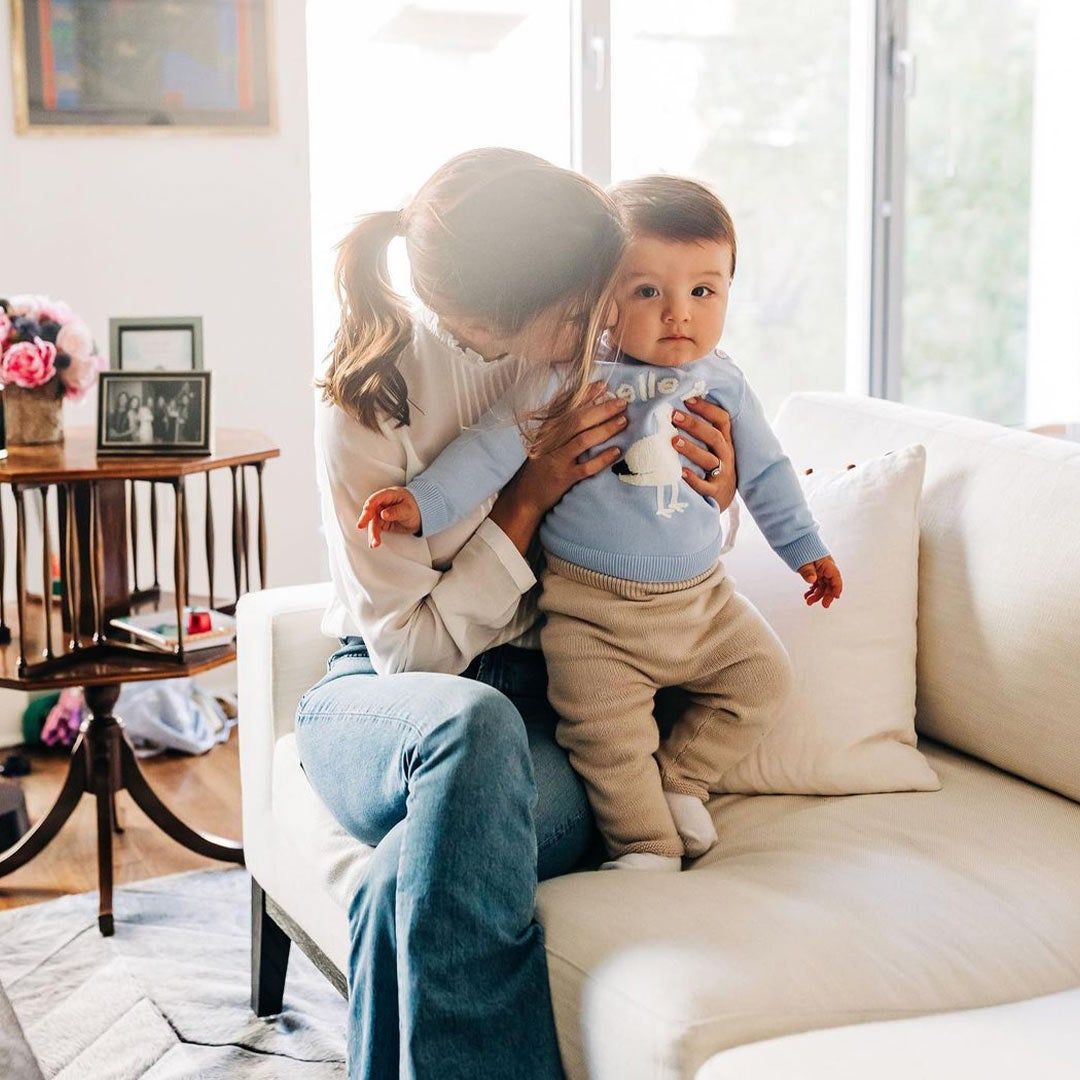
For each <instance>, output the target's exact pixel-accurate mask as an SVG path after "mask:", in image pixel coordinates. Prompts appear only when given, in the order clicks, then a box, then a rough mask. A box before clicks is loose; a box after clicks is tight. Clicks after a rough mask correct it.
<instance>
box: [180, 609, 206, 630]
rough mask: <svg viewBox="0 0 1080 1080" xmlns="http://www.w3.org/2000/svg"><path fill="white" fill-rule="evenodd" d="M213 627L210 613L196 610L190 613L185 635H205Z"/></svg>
mask: <svg viewBox="0 0 1080 1080" xmlns="http://www.w3.org/2000/svg"><path fill="white" fill-rule="evenodd" d="M211 627H212V624H211V622H210V612H209V611H206V610H196V611H189V612H188V617H187V626H185V627H184V632H185V633H188V634H205V633H206V632H207V631H208V630H210V629H211Z"/></svg>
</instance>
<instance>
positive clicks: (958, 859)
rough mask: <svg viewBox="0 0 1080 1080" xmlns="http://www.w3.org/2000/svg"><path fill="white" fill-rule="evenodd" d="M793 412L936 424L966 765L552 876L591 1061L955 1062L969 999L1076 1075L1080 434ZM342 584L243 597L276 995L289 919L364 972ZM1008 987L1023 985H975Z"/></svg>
mask: <svg viewBox="0 0 1080 1080" xmlns="http://www.w3.org/2000/svg"><path fill="white" fill-rule="evenodd" d="M777 430H778V432H779V434H780V437H781V439H782V440H783V442H784V444H785V446H786V447H787V449H788V451H789V453H790V454H791V456H792V459H793V460H794V461H795V462H796V464H813V465H815V466H818V467H825V466H831V465H839V466H842V465H843V464H845V463H847V462H851V461H858V460H860V459H866V458H870V457H874V456H878V455H880V454H882V453H884V452H886V451H888V450H890V449H894V448H899V447H902V446H906V445H909V444H911V443H914V442H921V443H923V444H924V445H925V446H926V449H927V476H926V484H925V494H924V500H923V509H922V513H921V555H920V577H919V583H920V598H919V659H918V728H919V732H920V746H921V748H922V750H923V751H924V752H925V754H926V755H927V757H928V759H929V760H930V762H931V764H932V765H933V767H934V768H935V769H936V770H937V772H938V773H939V775H940V777H941V780H942V788H941V790H940V791H937V792H932V793H922V794H887V795H862V796H851V797H841V798H821V797H811V796H757V797H744V796H726V797H723V798H719V799H716V800H715V801H714V804H713V809H714V811H715V813H716V815H717V821H718V827H719V832H720V835H721V837H722V842H721V844H720V845H719V846H718V848H716V849H714V851H713V852H710V853H709V854H708V855H707V856H706V857H705V858H703V859H701V860H699V861H698V863H697V864H696V865H695V866H694V867H693V868H692V869H691V870H689V871H688V872H686V873H683V874H679V875H670V876H669V875H651V874H611V873H579V874H573V875H569V876H567V877H563V878H559V879H556V880H554V881H549V882H546V883H544V884H543V885H542V886H541V888H540V892H539V898H538V911H539V917H540V919H541V921H542V922H543V924H544V927H545V930H546V940H547V949H548V957H549V970H550V979H551V990H552V997H553V1001H554V1005H555V1013H556V1019H557V1023H558V1029H559V1038H560V1044H561V1048H562V1053H563V1060H564V1064H565V1067H566V1071H567V1074H568V1076H569V1077H571V1080H576V1078H580V1077H586V1076H588V1077H596V1078H601V1080H633V1078H637V1077H650V1078H659V1077H662V1078H668V1077H688V1078H689V1077H694V1076H695V1075H697V1076H699V1077H700V1078H701V1080H719V1078H721V1077H729V1076H730V1077H736V1076H738V1077H759V1076H760V1077H766V1076H785V1077H787V1076H807V1077H810V1076H814V1077H817V1076H825V1075H826V1074H828V1075H830V1076H860V1075H862V1076H864V1075H885V1073H884V1067H885V1066H886V1065H888V1064H889V1062H890V1061H891V1060H899V1059H898V1058H896V1051H895V1048H896V1047H897V1046H903V1047H906V1048H907V1050H908V1051H909V1052H910V1053H911V1054H914V1055H916V1056H915V1057H913V1058H912V1060H913V1061H916V1062H918V1061H921V1062H922V1063H923V1066H925V1065H926V1064H927V1063H931V1062H934V1061H937V1063H938V1064H939V1065H943V1063H944V1062H945V1060H946V1059H945V1058H943V1057H940V1056H935V1055H938V1050H937V1049H936V1048H938V1047H940V1045H941V1044H940V1040H941V1039H942V1038H943V1037H944V1036H942V1034H941V1032H942V1030H943V1026H944V1027H945V1028H947V1030H948V1031H949V1032H951V1033H952V1034H951V1035H950V1036H949V1037H952V1038H953V1039H954V1043H955V1039H956V1038H960V1039H961V1041H963V1040H964V1036H963V1035H962V1034H961V1035H959V1036H956V1034H955V1033H956V1032H961V1033H963V1032H965V1031H966V1032H969V1033H970V1034H969V1036H968V1038H967V1041H968V1046H967V1049H966V1056H965V1059H964V1061H965V1065H966V1067H967V1068H966V1071H964V1070H961V1071H959V1072H958V1071H957V1070H955V1069H952V1068H949V1069H948V1070H947V1071H948V1074H949V1075H972V1076H974V1075H979V1076H992V1075H1001V1074H1000V1073H999V1072H997V1071H995V1070H996V1068H997V1066H998V1065H1000V1063H1001V1062H1002V1061H1003V1060H1004V1057H1003V1056H1002V1051H1001V1044H1000V1040H999V1041H998V1043H996V1044H995V1041H994V1040H993V1039H986V1038H983V1037H981V1036H980V1035H979V1034H978V1032H979V1031H980V1030H982V1031H985V1030H987V1026H988V1025H989V1026H992V1027H994V1028H995V1030H998V1031H999V1032H1000V1031H1004V1032H1007V1033H1011V1035H1012V1036H1013V1038H1012V1041H1011V1043H1010V1045H1013V1046H1014V1047H1015V1046H1016V1045H1024V1044H1025V1043H1028V1044H1029V1045H1030V1047H1031V1050H1032V1054H1033V1055H1035V1052H1036V1050H1038V1049H1040V1048H1042V1049H1045V1044H1046V1042H1047V1040H1049V1041H1050V1043H1052V1049H1053V1051H1054V1054H1055V1055H1058V1057H1060V1056H1061V1055H1064V1058H1062V1060H1070V1057H1069V1055H1070V1054H1071V1060H1072V1062H1073V1064H1074V1065H1075V1072H1072V1071H1070V1072H1062V1073H1061V1075H1062V1076H1065V1075H1070V1076H1071V1075H1080V1035H1078V1034H1077V1033H1078V1032H1080V993H1062V992H1067V991H1071V990H1074V989H1075V988H1077V987H1080V805H1078V801H1080V553H1078V547H1080V446H1077V445H1074V444H1068V443H1064V442H1058V441H1054V440H1051V439H1048V438H1044V437H1041V436H1036V435H1028V434H1024V433H1020V432H1013V431H1009V430H1006V429H1004V428H1001V427H997V426H994V425H991V424H984V423H979V422H975V421H970V420H963V419H959V418H956V417H950V416H944V415H940V414H935V413H928V412H922V411H919V410H915V409H912V408H909V407H905V406H901V405H896V404H892V403H888V402H882V401H876V400H871V399H861V398H851V397H845V396H842V395H830V394H800V395H795V396H793V397H792V398H790V399H789V400H788V401H787V402H786V403H785V406H784V407H783V409H782V410H781V414H780V416H779V417H778V419H777ZM328 589H329V587H328V586H325V585H319V586H311V587H299V588H289V589H276V590H271V591H268V592H263V593H260V594H255V595H251V596H248V597H245V598H244V600H243V602H242V604H241V607H240V612H239V650H240V657H239V663H240V715H241V721H240V748H241V765H242V778H243V789H244V791H243V796H244V843H245V850H246V853H247V863H248V866H249V868H250V870H251V873H252V875H253V878H254V880H255V882H257V885H256V886H255V889H254V892H253V916H254V926H253V1005H254V1006H255V1007H256V1009H257V1011H259V1012H260V1013H263V1014H265V1013H267V1012H272V1011H274V1010H276V1009H277V1008H280V1004H281V991H280V984H281V980H282V977H283V971H284V957H285V956H286V955H287V946H288V940H289V938H288V937H286V932H287V933H288V935H289V936H290V937H292V938H293V939H294V940H297V941H300V942H302V943H303V944H304V946H305V948H307V949H308V950H309V951H310V952H311V953H312V954H313V955H314V956H315V957H316V959H317V960H318V961H319V962H320V963H321V964H322V965H323V966H324V968H325V969H326V970H327V971H328V973H329V974H330V975H331V976H332V977H335V980H336V982H337V983H338V985H339V987H340V986H341V985H342V984H341V978H340V970H341V969H343V968H344V966H345V964H346V957H347V927H346V918H345V909H344V903H345V900H346V898H347V897H348V896H349V895H350V893H351V891H352V889H354V888H355V886H356V884H357V882H359V880H360V879H361V878H362V876H363V873H364V864H365V859H366V857H367V855H368V850H367V849H365V848H363V847H362V846H360V845H359V844H357V843H356V842H354V841H353V840H352V839H351V838H350V837H349V836H348V835H347V834H345V833H344V831H343V830H342V829H341V828H340V827H339V826H338V825H337V824H336V822H335V821H334V819H333V818H332V817H331V816H330V814H329V812H328V811H327V810H326V808H325V807H324V806H323V805H322V804H321V803H320V801H319V799H318V798H317V797H316V795H315V794H314V792H313V790H312V789H311V788H310V786H309V785H308V784H307V782H306V780H305V778H304V774H303V772H302V770H301V768H300V764H299V761H298V758H297V754H296V748H295V742H294V738H293V735H292V727H293V711H294V709H295V706H296V702H297V700H298V698H299V696H300V694H301V693H302V691H303V690H305V689H306V688H307V687H308V686H309V685H310V684H311V683H313V682H314V681H315V680H316V679H318V678H319V676H320V675H321V674H322V672H323V670H324V664H325V658H326V655H327V654H328V653H329V651H330V649H331V648H332V642H330V641H328V640H327V639H324V638H322V637H320V635H319V631H318V626H319V618H320V614H321V612H322V609H323V607H324V606H325V603H326V600H327V596H328ZM279 927H284V930H285V932H283V931H282V930H281V929H279ZM335 969H336V970H335ZM1048 995H1054V996H1053V997H1049V996H1048ZM1040 998H1045V1001H1044V1002H1040V1001H1034V1000H1033V999H1040ZM1047 1002H1049V1003H1050V1004H1046V1003H1047ZM1010 1003H1021V1004H1010ZM1025 1003H1026V1004H1025ZM988 1006H1006V1007H1005V1008H999V1009H990V1010H989V1011H988V1013H987V1014H985V1015H990V1016H992V1017H994V1018H996V1019H991V1020H990V1021H982V1022H981V1023H980V1021H979V1018H980V1017H982V1016H983V1015H984V1014H982V1013H975V1012H963V1011H965V1010H975V1009H980V1008H985V1007H988ZM942 1014H946V1015H947V1014H956V1016H957V1019H956V1020H955V1023H953V1024H952V1026H951V1027H950V1026H949V1025H948V1024H947V1023H944V1025H943V1020H942ZM890 1022H891V1023H890ZM853 1025H854V1027H853ZM493 1027H494V1026H493ZM800 1033H809V1034H800ZM751 1044H755V1045H751ZM875 1047H879V1048H880V1050H881V1054H882V1060H881V1061H880V1062H879V1063H878V1065H879V1066H880V1067H876V1068H869V1069H867V1068H866V1067H865V1062H866V1060H867V1059H866V1055H867V1053H870V1054H872V1053H873V1051H874V1048H875ZM920 1047H922V1048H923V1050H924V1051H925V1053H924V1055H923V1057H921V1058H920V1057H918V1052H919V1049H920ZM793 1048H794V1049H793ZM868 1048H869V1049H868ZM785 1055H786V1056H785ZM1036 1059H1037V1058H1036V1056H1033V1057H1032V1059H1031V1060H1032V1061H1035V1060H1036ZM1055 1060H1056V1058H1055ZM844 1062H847V1064H848V1065H849V1066H850V1068H849V1071H847V1072H844V1071H843V1069H842V1065H843V1063H844ZM770 1063H771V1064H770ZM793 1063H794V1064H793ZM815 1063H816V1065H815ZM860 1063H861V1064H860ZM815 1068H817V1070H818V1071H814V1070H815ZM912 1073H914V1074H916V1075H943V1072H937V1071H934V1070H933V1069H929V1070H928V1069H927V1068H925V1067H922V1068H920V1067H919V1066H918V1065H913V1067H912V1069H911V1070H910V1071H909V1072H908V1073H906V1075H911V1074H912ZM1026 1074H1027V1075H1040V1076H1050V1075H1056V1074H1055V1073H1053V1072H1052V1071H1049V1070H1040V1069H1036V1070H1035V1071H1034V1072H1032V1071H1030V1070H1028V1071H1027V1072H1026ZM1014 1075H1015V1074H1014Z"/></svg>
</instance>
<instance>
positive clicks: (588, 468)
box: [577, 446, 622, 479]
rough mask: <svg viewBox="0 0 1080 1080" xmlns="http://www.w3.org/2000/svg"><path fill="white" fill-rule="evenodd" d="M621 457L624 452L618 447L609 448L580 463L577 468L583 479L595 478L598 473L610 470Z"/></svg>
mask: <svg viewBox="0 0 1080 1080" xmlns="http://www.w3.org/2000/svg"><path fill="white" fill-rule="evenodd" d="M621 457H622V451H621V450H620V449H619V448H618V447H617V446H609V447H608V448H607V449H606V450H601V451H600V453H599V454H596V455H595V456H593V457H591V458H589V459H588V460H586V461H582V462H580V463H579V465H578V466H577V468H578V472H579V474H580V476H581V478H582V479H584V478H585V477H586V476H595V475H596V474H597V473H598V472H603V471H604V469H608V468H610V467H611V466H612V465H614V464H615V462H616V461H618V460H619V458H621Z"/></svg>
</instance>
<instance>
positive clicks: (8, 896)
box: [0, 729, 240, 910]
mask: <svg viewBox="0 0 1080 1080" xmlns="http://www.w3.org/2000/svg"><path fill="white" fill-rule="evenodd" d="M5 753H6V751H5ZM28 756H29V757H30V759H31V764H32V768H33V771H32V772H31V774H30V775H29V776H25V777H22V779H21V780H20V783H21V784H22V787H23V791H24V792H25V793H26V804H27V809H28V810H29V812H30V822H31V824H32V825H33V824H35V823H36V822H37V821H38V820H40V818H41V816H42V815H43V814H44V813H46V812H47V811H48V809H49V807H50V806H51V805H52V803H53V800H54V799H55V798H56V793H57V791H58V790H59V787H60V784H61V781H62V780H63V777H64V774H65V772H66V770H67V755H66V754H61V753H53V752H46V751H41V750H34V751H30V752H29V754H28ZM140 766H141V768H142V770H143V772H144V774H145V775H146V778H147V779H148V780H149V782H150V784H151V785H152V787H153V788H154V790H155V791H156V792H157V793H158V795H160V796H161V799H162V801H163V802H164V803H165V804H166V805H167V806H168V807H169V809H170V810H173V811H175V812H176V814H177V815H179V817H181V818H182V819H183V820H184V821H185V822H187V823H188V824H189V825H192V826H194V827H195V828H199V829H204V830H206V831H208V832H212V833H217V834H218V835H219V836H223V837H227V838H229V839H234V840H238V839H239V838H240V759H239V753H238V748H237V735H236V730H235V729H234V730H233V732H232V734H231V735H230V737H229V741H228V742H227V743H223V744H222V745H221V746H216V747H214V749H213V750H210V751H209V752H208V753H206V754H203V755H202V756H201V757H189V756H187V755H185V754H172V753H170V754H161V755H159V756H158V757H154V758H147V759H143V760H142V761H141V762H140ZM117 810H118V813H119V817H120V824H121V825H122V826H123V829H124V832H123V833H122V834H121V835H119V836H114V837H113V853H114V867H115V869H114V873H115V879H116V884H117V885H123V884H125V883H127V882H130V881H141V880H143V879H144V878H151V877H158V876H160V875H161V874H175V873H179V872H180V871H182V870H197V869H200V868H202V867H208V866H225V865H227V864H226V863H219V862H215V861H214V860H213V859H206V858H203V857H202V856H201V855H195V854H193V853H192V852H190V851H188V850H187V849H186V848H183V847H181V846H180V845H179V844H177V843H176V842H175V841H173V840H170V839H169V837H167V836H166V835H165V834H164V833H163V832H161V831H160V830H159V829H158V828H157V827H156V826H155V825H153V824H151V823H150V821H149V820H148V819H147V818H146V817H145V816H144V815H143V813H142V811H141V810H139V809H138V808H137V807H136V806H135V804H134V803H133V802H132V801H131V799H130V798H129V797H128V794H127V792H126V791H122V792H121V793H120V794H119V795H118V796H117ZM96 888H97V824H96V818H95V814H94V800H93V799H92V798H91V797H90V796H89V795H84V796H83V799H82V802H81V803H80V805H79V807H78V809H77V810H76V811H75V813H74V814H72V816H71V818H70V819H69V820H68V822H67V824H65V825H64V827H63V829H62V830H61V831H60V834H59V835H58V836H57V837H56V838H55V839H54V840H53V842H52V843H51V844H50V845H49V846H48V847H47V848H46V849H45V850H44V851H43V852H41V854H39V855H38V856H37V857H36V858H35V859H33V860H32V861H31V862H29V863H28V864H27V865H26V866H24V867H22V869H20V870H16V871H15V872H14V873H13V874H8V875H7V877H3V878H0V910H2V909H5V908H14V907H21V906H22V905H24V904H36V903H38V902H39V901H42V900H51V899H52V898H53V897H56V896H63V895H64V894H65V893H76V892H87V891H88V890H92V889H96Z"/></svg>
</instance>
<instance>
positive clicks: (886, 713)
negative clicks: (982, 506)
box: [717, 446, 941, 795]
mask: <svg viewBox="0 0 1080 1080" xmlns="http://www.w3.org/2000/svg"><path fill="white" fill-rule="evenodd" d="M925 468H926V451H925V450H924V449H923V447H921V446H909V447H907V448H906V449H903V450H900V451H897V452H896V453H892V454H887V455H886V456H885V457H882V458H876V459H874V460H872V461H867V462H863V463H862V464H860V465H857V466H856V467H855V468H853V469H848V470H847V471H845V472H841V473H834V474H831V475H829V474H826V475H822V474H821V473H818V472H813V473H811V474H810V475H809V476H805V477H803V478H802V480H803V489H804V490H805V492H806V497H807V500H808V502H809V503H810V508H811V510H812V511H813V513H814V517H815V518H816V519H817V521H818V523H819V525H820V526H821V535H822V539H824V541H825V543H826V544H827V545H828V547H829V549H830V550H831V551H832V553H833V556H834V557H835V559H836V562H837V564H838V565H839V567H840V572H841V573H842V574H843V576H844V592H843V595H842V596H841V598H840V599H839V600H838V601H836V602H835V603H834V604H833V605H832V607H831V608H829V609H828V610H827V611H826V610H825V609H824V608H822V606H821V605H820V604H816V605H815V606H814V607H807V606H806V602H805V601H804V600H803V598H802V594H803V592H804V591H805V589H806V585H805V583H804V582H803V580H802V578H800V577H799V576H798V574H794V573H792V571H790V570H789V569H788V568H787V567H786V566H785V565H784V564H783V562H781V561H780V558H779V557H778V556H777V555H776V553H775V552H774V551H773V550H772V549H771V548H770V547H769V546H768V544H767V543H766V542H765V538H764V537H763V536H762V535H761V532H760V531H759V530H758V528H757V526H756V525H755V524H754V522H753V520H752V519H751V518H750V517H749V515H748V514H744V515H743V522H744V524H743V526H742V529H741V530H740V533H739V539H738V543H736V545H735V547H734V549H733V550H732V551H731V552H730V554H728V555H727V557H726V559H725V563H726V566H727V568H728V571H729V573H730V574H731V576H732V578H733V579H734V581H735V587H736V589H737V590H738V591H739V592H740V593H742V595H743V596H745V597H746V598H747V599H748V600H750V601H751V602H752V603H753V604H754V605H755V606H756V607H757V608H758V610H759V611H760V612H761V614H762V615H764V616H765V618H766V619H767V620H768V621H769V623H770V624H771V625H772V627H773V629H774V630H775V631H776V633H777V635H778V636H779V637H780V640H781V641H782V642H783V643H784V646H785V647H786V648H787V651H788V653H789V654H790V656H791V662H792V666H793V667H794V669H795V689H794V691H793V693H792V695H791V697H790V699H789V700H788V703H787V705H786V706H785V707H784V708H783V710H782V715H781V716H780V718H779V719H778V721H777V723H776V726H775V727H774V728H773V730H772V731H771V732H770V733H769V734H768V735H767V736H766V737H765V739H764V740H763V741H762V743H761V744H760V746H759V747H758V748H757V750H756V751H755V752H754V753H753V754H751V755H750V756H749V757H748V758H746V759H744V760H743V761H741V762H740V763H739V764H738V765H736V766H734V768H731V769H729V770H728V771H727V772H726V773H725V774H724V775H723V776H722V777H721V778H720V783H719V786H718V789H717V790H719V791H721V792H725V793H727V792H744V793H773V794H803V795H855V794H860V793H863V792H873V791H936V790H937V789H938V788H940V787H941V782H940V781H939V780H938V778H937V775H936V774H935V773H934V771H933V769H931V768H930V766H929V765H928V764H927V762H926V759H925V758H924V757H923V756H922V754H920V753H919V751H918V750H917V749H916V748H915V615H916V603H917V596H918V571H919V567H918V561H919V498H920V495H921V492H922V481H923V473H924V471H925Z"/></svg>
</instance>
